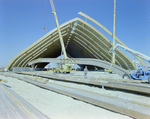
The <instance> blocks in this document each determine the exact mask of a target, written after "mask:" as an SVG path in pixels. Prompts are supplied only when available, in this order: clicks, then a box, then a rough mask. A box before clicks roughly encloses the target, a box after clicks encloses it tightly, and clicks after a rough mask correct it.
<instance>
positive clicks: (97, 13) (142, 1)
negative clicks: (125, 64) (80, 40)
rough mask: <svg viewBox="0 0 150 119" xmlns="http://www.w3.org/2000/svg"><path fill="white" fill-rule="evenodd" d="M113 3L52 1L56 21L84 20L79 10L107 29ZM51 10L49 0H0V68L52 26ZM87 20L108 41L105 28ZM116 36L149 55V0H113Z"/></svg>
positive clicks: (60, 22) (84, 0) (110, 27)
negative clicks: (56, 17) (77, 18)
mask: <svg viewBox="0 0 150 119" xmlns="http://www.w3.org/2000/svg"><path fill="white" fill-rule="evenodd" d="M113 3H114V1H113V0H54V5H55V8H56V13H57V16H58V20H59V24H62V23H64V22H66V21H69V20H71V19H73V18H75V17H79V18H81V19H83V20H85V18H83V17H82V16H80V15H78V12H79V11H81V12H83V13H85V14H87V15H89V16H90V17H92V18H94V19H95V20H97V21H98V22H99V23H101V24H102V25H103V26H105V27H106V28H107V29H108V30H110V31H111V32H113V9H114V8H113ZM51 12H52V9H51V6H50V2H49V0H13V1H12V0H0V67H1V66H6V65H7V64H8V63H9V61H10V60H11V59H12V58H13V57H14V56H15V55H17V54H18V53H19V52H21V51H22V50H24V49H25V48H26V47H28V46H29V45H31V44H32V43H34V42H35V41H37V40H38V39H39V38H41V37H42V36H44V35H45V34H46V33H48V32H49V31H51V30H52V29H54V28H55V27H56V25H55V20H54V16H53V14H52V13H51ZM87 22H88V23H89V24H91V25H93V26H94V27H95V28H97V29H98V30H99V31H100V32H102V33H103V34H104V35H105V36H106V37H107V38H108V39H109V40H111V41H112V37H110V36H109V35H108V34H107V33H105V31H103V30H102V29H101V28H99V27H98V26H96V25H95V24H93V23H92V22H90V21H89V20H88V21H87ZM44 27H45V31H44V30H43V28H44ZM116 36H117V37H118V38H119V39H120V40H122V41H123V42H124V43H125V44H126V45H127V46H128V47H130V48H132V49H134V50H136V51H139V52H141V53H143V54H145V55H148V56H150V0H116ZM124 52H125V51H124ZM125 53H126V54H127V55H128V56H129V57H131V59H133V58H134V57H133V56H132V55H131V54H129V53H127V52H125Z"/></svg>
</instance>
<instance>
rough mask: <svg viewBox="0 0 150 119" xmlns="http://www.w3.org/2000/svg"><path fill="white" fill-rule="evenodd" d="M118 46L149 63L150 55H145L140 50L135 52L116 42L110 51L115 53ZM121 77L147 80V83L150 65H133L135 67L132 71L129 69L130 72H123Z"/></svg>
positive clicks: (149, 80)
mask: <svg viewBox="0 0 150 119" xmlns="http://www.w3.org/2000/svg"><path fill="white" fill-rule="evenodd" d="M118 47H121V48H123V49H124V50H125V51H128V52H130V53H131V54H133V55H136V56H137V57H139V58H141V59H143V60H145V61H148V62H149V63H150V57H149V56H146V55H144V54H142V53H140V52H137V51H135V50H132V49H130V48H128V47H126V46H123V45H120V44H117V45H116V46H115V47H114V48H113V49H111V52H113V53H115V51H116V50H117V48H118ZM122 78H123V79H135V80H148V83H150V67H148V66H143V65H141V66H135V69H134V71H133V72H131V71H130V73H125V74H124V75H123V76H122Z"/></svg>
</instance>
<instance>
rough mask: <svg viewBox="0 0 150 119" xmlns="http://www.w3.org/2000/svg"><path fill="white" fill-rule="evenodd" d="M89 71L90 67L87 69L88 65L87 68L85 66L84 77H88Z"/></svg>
mask: <svg viewBox="0 0 150 119" xmlns="http://www.w3.org/2000/svg"><path fill="white" fill-rule="evenodd" d="M87 72H88V69H87V66H85V68H84V78H87Z"/></svg>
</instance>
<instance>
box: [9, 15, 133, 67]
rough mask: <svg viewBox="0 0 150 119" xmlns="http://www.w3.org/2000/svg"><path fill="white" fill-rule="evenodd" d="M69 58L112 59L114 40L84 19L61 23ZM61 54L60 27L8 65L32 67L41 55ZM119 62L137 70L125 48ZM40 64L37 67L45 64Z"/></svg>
mask: <svg viewBox="0 0 150 119" xmlns="http://www.w3.org/2000/svg"><path fill="white" fill-rule="evenodd" d="M60 29H61V33H62V37H63V40H64V43H65V47H66V52H67V56H68V57H73V58H95V59H101V60H105V61H108V62H111V57H112V54H110V53H108V52H107V51H109V49H110V47H112V43H111V41H110V40H108V39H107V38H106V37H105V36H104V35H103V34H102V33H101V32H99V31H98V30H97V29H95V28H94V27H93V26H91V25H90V24H88V23H87V22H85V21H83V20H82V19H80V18H75V19H72V20H70V21H68V22H66V23H64V24H62V25H60ZM60 55H61V45H60V40H59V35H58V31H57V28H55V29H53V30H52V31H50V32H49V33H47V34H46V35H44V36H43V37H42V38H40V39H39V40H37V41H36V42H35V43H33V44H32V45H30V46H29V47H27V48H26V49H24V50H23V51H22V52H20V53H19V54H17V55H16V56H15V57H14V58H13V59H12V60H11V61H10V62H9V64H8V65H7V67H6V68H7V69H11V68H12V67H28V63H29V62H31V61H33V60H35V59H37V58H56V57H58V56H60ZM116 64H117V65H118V66H120V67H123V68H125V69H133V68H134V63H133V62H132V60H131V59H130V58H129V57H128V56H126V55H125V54H124V53H123V52H122V51H121V50H119V49H117V51H116ZM46 65H47V63H43V64H39V65H38V66H37V68H38V67H39V68H41V67H45V66H46Z"/></svg>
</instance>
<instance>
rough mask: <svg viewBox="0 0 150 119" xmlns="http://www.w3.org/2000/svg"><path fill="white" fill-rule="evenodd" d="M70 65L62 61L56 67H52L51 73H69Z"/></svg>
mask: <svg viewBox="0 0 150 119" xmlns="http://www.w3.org/2000/svg"><path fill="white" fill-rule="evenodd" d="M71 71H72V66H71V65H70V64H65V63H62V64H60V65H59V66H58V67H54V68H53V73H70V72H71Z"/></svg>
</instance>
